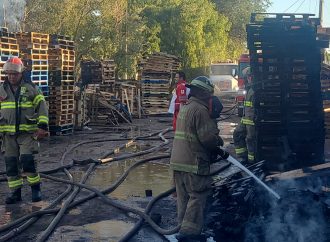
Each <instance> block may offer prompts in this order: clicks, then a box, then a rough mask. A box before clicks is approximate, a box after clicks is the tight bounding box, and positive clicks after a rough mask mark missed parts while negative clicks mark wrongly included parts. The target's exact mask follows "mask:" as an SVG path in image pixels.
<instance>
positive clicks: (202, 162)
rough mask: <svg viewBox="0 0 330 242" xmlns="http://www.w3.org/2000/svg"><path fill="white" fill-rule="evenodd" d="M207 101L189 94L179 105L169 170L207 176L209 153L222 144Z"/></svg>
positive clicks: (210, 154) (209, 160)
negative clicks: (180, 105) (186, 101)
mask: <svg viewBox="0 0 330 242" xmlns="http://www.w3.org/2000/svg"><path fill="white" fill-rule="evenodd" d="M207 106H208V103H205V102H203V101H201V100H199V99H197V98H195V97H191V98H190V99H189V100H188V103H187V104H186V105H183V106H182V107H181V110H180V112H179V115H178V120H177V127H176V132H175V136H174V141H173V148H172V154H171V162H170V163H171V169H172V170H174V171H183V172H190V173H194V174H197V175H209V173H210V163H211V156H212V153H214V152H216V150H217V148H218V147H219V146H220V145H222V144H223V141H222V139H221V137H220V136H219V130H218V128H217V125H216V123H215V122H214V120H212V119H211V117H210V114H209V111H208V108H207Z"/></svg>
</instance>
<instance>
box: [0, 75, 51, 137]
mask: <svg viewBox="0 0 330 242" xmlns="http://www.w3.org/2000/svg"><path fill="white" fill-rule="evenodd" d="M17 91H19V92H20V93H19V97H18V100H17V101H16V99H15V94H13V92H12V91H11V88H10V84H9V82H8V81H5V82H4V83H3V84H1V86H0V132H1V133H10V134H15V133H16V132H21V131H22V132H34V131H36V130H37V129H38V128H44V129H47V127H48V108H47V104H46V101H45V98H44V96H43V94H42V92H41V91H40V90H39V88H38V87H37V86H35V85H34V84H33V83H29V82H25V81H24V80H22V84H21V86H20V89H19V90H17ZM17 119H18V120H17Z"/></svg>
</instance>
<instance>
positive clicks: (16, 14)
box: [0, 0, 26, 32]
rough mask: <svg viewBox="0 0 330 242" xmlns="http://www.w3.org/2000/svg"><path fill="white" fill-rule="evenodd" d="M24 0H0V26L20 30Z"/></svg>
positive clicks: (13, 30)
mask: <svg viewBox="0 0 330 242" xmlns="http://www.w3.org/2000/svg"><path fill="white" fill-rule="evenodd" d="M25 5H26V0H0V26H6V27H8V29H9V31H11V32H15V31H21V30H22V26H21V22H22V20H23V18H24V9H25Z"/></svg>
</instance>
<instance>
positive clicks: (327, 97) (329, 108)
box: [321, 64, 330, 139]
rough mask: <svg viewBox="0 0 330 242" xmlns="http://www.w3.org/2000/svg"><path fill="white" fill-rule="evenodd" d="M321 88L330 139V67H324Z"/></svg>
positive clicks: (327, 132)
mask: <svg viewBox="0 0 330 242" xmlns="http://www.w3.org/2000/svg"><path fill="white" fill-rule="evenodd" d="M321 88H322V96H323V108H324V129H325V137H326V138H327V139H330V66H329V65H325V64H324V65H322V70H321Z"/></svg>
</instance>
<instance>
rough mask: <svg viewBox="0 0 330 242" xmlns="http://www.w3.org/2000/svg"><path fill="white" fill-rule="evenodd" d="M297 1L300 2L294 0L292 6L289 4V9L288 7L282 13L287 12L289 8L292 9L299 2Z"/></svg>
mask: <svg viewBox="0 0 330 242" xmlns="http://www.w3.org/2000/svg"><path fill="white" fill-rule="evenodd" d="M299 1H300V0H296V1H295V2H294V3H293V4H291V6H290V7H288V8H287V9H285V10H284V13H285V12H286V11H288V10H289V9H290V8H292V7H293V6H294V5H296V3H297V2H299Z"/></svg>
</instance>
